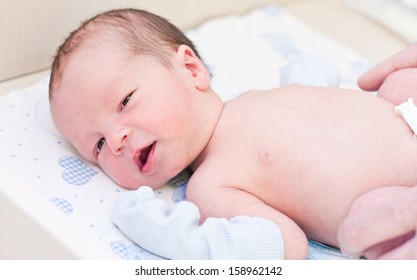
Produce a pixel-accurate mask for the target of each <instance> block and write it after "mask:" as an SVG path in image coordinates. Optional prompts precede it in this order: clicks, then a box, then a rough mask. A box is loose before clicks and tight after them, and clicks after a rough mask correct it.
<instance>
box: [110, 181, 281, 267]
mask: <svg viewBox="0 0 417 280" xmlns="http://www.w3.org/2000/svg"><path fill="white" fill-rule="evenodd" d="M112 220H113V222H114V223H115V224H116V225H117V226H118V227H119V228H120V230H121V231H123V232H124V233H125V234H126V235H127V236H128V237H129V238H131V239H132V240H133V241H134V242H135V243H137V244H138V245H140V246H141V247H143V248H144V249H146V250H148V251H150V252H152V253H154V254H157V255H159V256H162V257H165V258H168V259H283V257H284V243H283V240H282V236H281V232H280V230H279V227H278V226H277V225H276V224H275V223H274V222H271V221H269V220H267V219H263V218H258V217H247V216H237V217H235V218H232V219H230V220H227V219H224V218H208V219H207V220H206V221H205V222H204V223H203V224H201V225H199V220H200V213H199V210H198V208H197V207H196V206H195V205H194V204H193V203H191V202H189V201H181V202H179V203H177V204H176V205H175V206H174V208H173V209H170V208H169V207H168V205H167V204H166V203H165V202H164V201H163V200H160V199H156V198H155V196H154V193H153V190H152V189H151V188H149V187H140V188H139V189H138V190H137V191H130V192H126V193H123V194H122V195H121V196H120V197H119V198H118V199H117V200H116V203H115V207H114V209H113V212H112Z"/></svg>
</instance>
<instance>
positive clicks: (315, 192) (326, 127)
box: [206, 86, 417, 245]
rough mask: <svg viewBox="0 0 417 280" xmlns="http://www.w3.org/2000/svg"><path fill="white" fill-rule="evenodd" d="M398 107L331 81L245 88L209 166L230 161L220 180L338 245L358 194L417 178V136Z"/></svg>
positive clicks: (228, 109)
mask: <svg viewBox="0 0 417 280" xmlns="http://www.w3.org/2000/svg"><path fill="white" fill-rule="evenodd" d="M393 107H394V106H393V105H392V104H390V103H388V102H386V101H384V100H382V99H380V98H377V97H374V96H371V95H369V94H366V93H360V92H357V91H351V90H340V89H331V88H318V87H304V86H290V87H286V88H280V89H276V90H271V91H266V92H257V93H249V94H245V95H243V96H241V97H239V98H237V99H236V100H233V101H230V102H228V103H226V105H225V108H224V111H223V115H222V118H221V120H220V122H219V124H218V127H217V130H216V132H215V134H214V135H213V138H212V140H211V142H210V145H209V149H210V151H211V154H209V155H208V157H207V160H208V161H210V162H213V164H211V165H210V164H209V165H206V166H211V167H209V168H212V169H219V170H217V172H223V173H224V169H223V168H227V167H228V166H229V168H227V170H228V173H227V174H223V175H222V176H221V182H220V181H219V182H216V183H218V184H222V185H223V186H229V185H230V186H233V187H238V188H240V189H243V190H245V191H247V192H249V193H252V194H254V195H255V196H257V197H259V198H260V199H261V200H262V201H263V202H265V203H266V204H268V205H270V206H271V207H273V208H275V209H277V210H279V211H280V212H282V213H284V214H285V215H287V216H289V217H290V218H291V219H293V220H294V221H295V222H296V223H297V224H298V225H299V226H300V227H301V228H302V229H303V230H304V231H305V233H306V234H307V236H308V237H310V238H314V239H316V240H318V241H322V242H326V243H329V244H332V245H337V244H336V232H337V228H338V226H339V224H340V222H341V221H342V219H343V218H344V216H345V215H346V212H347V211H348V209H349V207H350V205H351V203H352V201H353V200H354V199H355V198H356V197H358V196H359V195H360V194H362V193H364V192H366V191H369V190H372V189H374V188H378V187H382V186H389V185H406V186H408V185H412V184H417V140H416V139H414V138H413V137H412V132H411V130H410V129H409V127H408V126H407V125H406V123H405V122H404V121H403V120H402V119H401V118H400V117H399V116H398V115H396V114H395V113H394V109H393ZM216 162H217V164H216ZM222 170H223V171H222ZM212 172H216V170H212ZM219 180H220V179H219Z"/></svg>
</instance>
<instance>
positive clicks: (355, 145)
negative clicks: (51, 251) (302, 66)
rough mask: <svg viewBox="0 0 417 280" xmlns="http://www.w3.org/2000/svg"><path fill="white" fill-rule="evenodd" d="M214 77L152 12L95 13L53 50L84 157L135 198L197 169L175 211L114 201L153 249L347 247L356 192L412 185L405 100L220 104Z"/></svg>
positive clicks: (57, 108)
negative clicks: (343, 240)
mask: <svg viewBox="0 0 417 280" xmlns="http://www.w3.org/2000/svg"><path fill="white" fill-rule="evenodd" d="M210 80H211V77H210V74H209V72H208V71H207V68H206V67H205V65H204V63H203V62H202V60H201V59H200V57H199V54H198V52H197V51H196V49H195V48H194V46H193V44H192V43H191V42H190V41H189V40H188V39H187V38H186V37H185V35H184V34H183V33H181V32H180V31H179V30H178V29H177V28H176V27H175V26H173V25H171V24H170V23H169V22H167V21H166V20H164V19H163V18H160V17H158V16H156V15H153V14H151V13H148V12H145V11H140V10H131V9H126V10H115V11H110V12H107V13H104V14H100V15H98V16H96V17H94V18H92V19H90V20H89V21H87V22H85V23H83V25H82V26H81V27H80V28H79V29H77V30H75V31H74V32H73V33H72V34H71V35H70V36H69V37H68V38H67V40H66V41H65V42H64V44H63V45H62V46H60V48H59V49H58V53H57V56H56V58H55V60H54V63H53V67H52V74H51V81H50V105H51V112H52V116H53V120H54V123H55V125H56V127H57V129H58V130H59V131H60V132H61V134H62V135H63V137H65V138H66V139H67V140H68V141H69V142H70V143H71V144H72V145H73V146H74V147H75V148H76V149H77V150H78V151H79V153H80V154H81V155H82V156H83V157H84V158H86V159H87V160H89V161H91V162H94V163H96V164H98V165H99V166H100V167H101V168H102V169H103V170H104V172H106V173H107V174H108V175H109V176H110V177H111V178H112V179H113V180H114V181H115V182H117V183H118V184H120V185H121V186H123V187H125V188H128V189H131V190H134V189H138V188H139V187H140V186H145V185H146V186H150V187H151V188H153V189H155V188H158V187H159V186H161V185H163V184H165V183H166V182H167V181H168V180H170V179H171V178H173V177H175V176H176V175H177V174H179V173H180V172H181V171H183V170H184V169H186V168H188V167H189V168H190V169H191V170H192V172H193V173H192V176H191V178H190V180H189V182H188V185H187V194H186V195H187V200H188V202H184V203H179V204H177V206H176V207H175V208H174V209H173V210H170V209H168V208H167V206H166V205H165V204H163V202H162V201H158V200H156V199H154V198H153V192H152V191H151V189H149V188H146V187H141V188H139V189H138V191H135V192H127V194H126V195H125V196H124V197H122V198H121V200H120V201H118V202H117V204H116V208H115V213H114V214H113V220H114V221H115V222H116V223H117V224H118V226H119V227H120V228H121V230H122V231H124V232H125V233H126V234H127V235H129V236H130V237H131V238H132V239H133V240H134V241H136V242H137V243H139V244H140V245H141V246H143V247H144V248H146V249H149V250H151V251H154V252H155V253H157V254H160V255H163V256H164V257H167V258H176V257H184V258H282V257H283V258H286V259H302V258H305V257H306V255H307V250H308V246H307V237H308V238H311V239H314V240H316V241H318V242H323V243H325V244H329V245H331V246H336V247H337V246H338V240H337V234H338V228H339V225H340V223H341V222H342V220H343V219H344V217H345V216H346V214H347V213H348V211H349V208H350V206H351V204H352V203H353V202H354V201H355V199H356V198H358V197H359V196H361V195H363V194H365V193H367V192H370V191H373V190H376V189H378V188H382V189H383V191H384V192H385V193H388V194H389V193H390V192H391V191H392V192H395V191H397V190H398V189H401V188H405V187H408V186H412V185H416V184H417V140H416V139H415V137H414V136H413V131H412V129H411V128H410V126H409V125H408V124H407V122H406V121H405V120H404V118H402V117H401V116H400V115H399V114H397V113H396V112H395V110H394V108H395V105H397V104H393V103H391V102H388V101H386V100H384V99H382V98H378V97H374V96H372V95H370V94H364V93H360V92H358V91H354V90H347V89H337V88H330V87H317V86H302V85H296V84H294V85H289V86H284V87H281V88H277V89H271V90H267V91H257V92H249V93H245V94H243V95H241V96H240V97H238V98H236V99H234V100H231V101H228V102H222V101H221V99H220V98H219V96H218V95H217V94H216V93H215V92H214V91H213V89H212V88H211V86H210ZM391 94H392V95H395V94H396V92H391ZM178 108H181V110H178ZM404 114H405V115H407V113H404ZM396 186H404V187H396ZM194 204H195V205H196V206H197V207H198V209H197V208H196V207H195V206H194ZM160 221H162V222H160ZM167 230H169V231H167ZM252 243H253V244H254V245H251V244H252ZM224 248H226V249H224ZM252 250H253V251H252ZM231 252H232V253H231Z"/></svg>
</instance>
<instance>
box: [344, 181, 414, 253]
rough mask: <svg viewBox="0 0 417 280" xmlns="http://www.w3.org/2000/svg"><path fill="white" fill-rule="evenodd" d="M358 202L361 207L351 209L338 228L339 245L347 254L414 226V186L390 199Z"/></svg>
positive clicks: (410, 229) (359, 251)
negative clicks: (366, 202) (366, 203)
mask: <svg viewBox="0 0 417 280" xmlns="http://www.w3.org/2000/svg"><path fill="white" fill-rule="evenodd" d="M365 198H366V196H365ZM361 204H363V206H364V207H363V209H361V210H357V211H351V212H350V213H349V215H348V216H347V217H346V219H345V220H344V221H343V223H342V225H341V227H340V229H339V232H338V242H339V246H340V248H341V250H342V251H343V252H344V253H345V254H347V255H350V256H359V255H361V254H362V253H363V252H364V251H365V250H366V249H368V248H371V247H372V246H374V245H376V244H379V243H381V242H384V241H387V240H390V239H393V238H395V237H398V236H401V235H403V234H406V233H408V232H410V231H413V230H414V229H415V228H416V225H417V187H412V188H407V190H405V191H403V192H401V193H398V194H396V195H395V196H393V198H392V199H391V200H389V201H387V200H384V199H381V200H380V201H379V203H373V204H368V206H366V205H365V204H364V203H361Z"/></svg>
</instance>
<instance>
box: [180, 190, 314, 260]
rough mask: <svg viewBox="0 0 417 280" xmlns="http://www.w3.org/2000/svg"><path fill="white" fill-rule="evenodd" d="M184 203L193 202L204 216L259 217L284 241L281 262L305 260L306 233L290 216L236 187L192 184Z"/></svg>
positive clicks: (306, 248) (306, 247)
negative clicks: (283, 260)
mask: <svg viewBox="0 0 417 280" xmlns="http://www.w3.org/2000/svg"><path fill="white" fill-rule="evenodd" d="M187 200H190V201H192V202H194V203H195V204H196V205H197V206H198V208H199V209H200V212H201V214H202V216H203V219H204V218H206V217H226V218H232V217H236V216H240V215H244V216H248V217H262V218H264V219H266V220H269V221H272V222H274V223H275V224H276V225H277V226H278V227H279V230H280V233H281V236H282V239H283V242H284V248H285V252H284V259H304V258H306V257H307V254H308V241H307V237H306V235H305V233H304V232H303V231H302V230H301V228H300V227H299V226H298V225H297V224H296V223H295V222H294V221H293V220H291V219H290V218H289V217H287V216H286V215H284V214H283V213H281V212H279V211H278V210H276V209H274V208H272V207H270V206H268V205H267V204H265V203H264V202H263V201H262V200H260V199H259V198H257V197H256V196H254V195H252V194H251V193H248V192H246V191H243V190H241V189H239V188H230V187H213V186H212V187H207V186H204V184H201V182H200V184H197V185H194V188H190V187H189V188H188V189H187Z"/></svg>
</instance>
